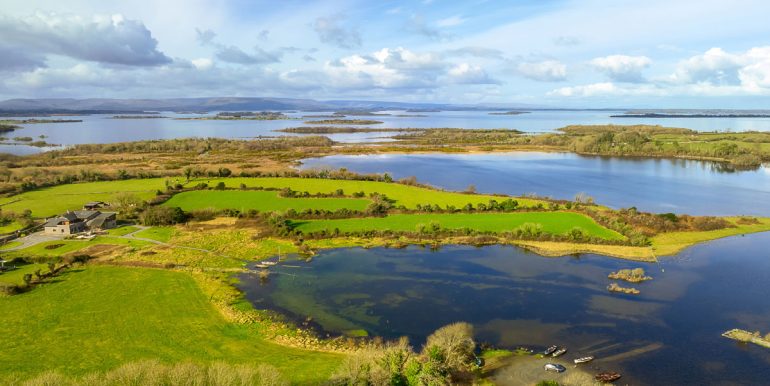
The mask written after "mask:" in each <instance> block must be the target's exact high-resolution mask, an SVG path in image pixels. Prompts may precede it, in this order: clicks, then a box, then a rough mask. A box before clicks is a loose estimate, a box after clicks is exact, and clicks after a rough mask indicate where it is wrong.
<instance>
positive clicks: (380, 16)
mask: <svg viewBox="0 0 770 386" xmlns="http://www.w3.org/2000/svg"><path fill="white" fill-rule="evenodd" d="M769 14H770V2H768V1H752V0H731V1H729V2H728V1H711V0H700V1H689V0H681V1H677V0H665V1H664V0H646V1H625V0H612V1H611V0H603V1H598V0H580V1H569V0H553V1H547V0H527V1H514V0H509V1H491V0H488V1H484V0H465V1H448V0H421V1H420V0H416V1H386V0H379V1H370V0H366V1H356V0H335V1H318V2H312V1H293V0H283V1H247V0H231V1H226V0H154V1H145V0H122V1H120V0H115V1H103V0H66V1H61V0H57V1H50V0H48V1H46V0H3V1H2V7H0V99H10V98H180V97H213V96H254V97H287V98H310V99H317V100H332V99H345V100H381V101H399V102H434V103H456V104H478V103H489V104H493V103H494V104H502V105H511V106H516V105H521V106H543V107H585V108H603V107H628V108H770V103H769V102H770V23H768V22H767V17H768V16H767V15H769Z"/></svg>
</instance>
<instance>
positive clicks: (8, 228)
mask: <svg viewBox="0 0 770 386" xmlns="http://www.w3.org/2000/svg"><path fill="white" fill-rule="evenodd" d="M19 229H21V224H19V223H18V222H17V221H13V222H11V223H8V224H6V225H1V226H0V235H4V234H6V233H11V232H13V231H16V230H19Z"/></svg>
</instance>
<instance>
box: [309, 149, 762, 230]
mask: <svg viewBox="0 0 770 386" xmlns="http://www.w3.org/2000/svg"><path fill="white" fill-rule="evenodd" d="M303 162H304V165H303V166H302V167H303V168H334V169H336V168H341V167H344V168H347V169H349V170H351V171H354V172H358V173H384V172H387V173H389V174H391V175H392V176H394V177H395V178H405V177H410V176H416V177H417V179H418V180H419V181H421V182H425V183H429V184H432V185H435V186H438V187H441V188H445V189H450V190H464V189H466V187H467V186H468V185H470V184H473V185H475V186H476V188H477V189H478V191H479V192H483V193H504V194H513V195H524V194H531V193H534V194H537V195H540V196H550V197H554V198H559V199H572V198H574V197H575V195H576V194H578V193H580V192H584V193H587V194H588V195H590V196H592V197H594V198H595V199H596V201H597V202H599V203H601V204H604V205H608V206H612V207H615V208H621V207H622V208H627V207H630V206H636V207H637V208H639V209H640V210H644V211H651V212H658V213H663V212H676V213H687V214H693V215H757V216H770V178H768V174H767V171H768V169H766V168H760V169H758V170H754V171H741V172H735V171H732V170H727V169H724V168H723V167H722V166H719V165H720V164H718V163H713V162H702V161H692V160H681V159H674V160H669V159H649V158H611V157H585V156H579V155H575V154H571V153H537V152H518V153H500V154H410V155H364V156H330V157H324V158H313V159H307V160H304V161H303Z"/></svg>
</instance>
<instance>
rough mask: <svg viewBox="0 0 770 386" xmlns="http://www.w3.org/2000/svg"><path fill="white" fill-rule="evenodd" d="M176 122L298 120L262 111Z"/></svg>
mask: <svg viewBox="0 0 770 386" xmlns="http://www.w3.org/2000/svg"><path fill="white" fill-rule="evenodd" d="M174 119H176V120H181V121H205V120H215V121H237V120H241V121H274V120H284V119H296V118H291V117H289V116H288V115H286V114H284V113H281V112H272V111H260V112H253V111H238V112H229V111H228V112H221V113H217V115H213V116H205V117H180V118H174Z"/></svg>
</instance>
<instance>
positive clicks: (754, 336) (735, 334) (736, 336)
mask: <svg viewBox="0 0 770 386" xmlns="http://www.w3.org/2000/svg"><path fill="white" fill-rule="evenodd" d="M722 336H724V337H725V338H729V339H732V340H737V341H739V342H743V343H754V344H756V345H758V346H762V347H764V348H770V333H768V334H766V335H765V336H764V337H762V334H760V332H759V331H756V332H753V333H752V332H748V331H746V330H741V329H738V328H735V329H732V330H730V331H727V332H725V333H723V334H722Z"/></svg>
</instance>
